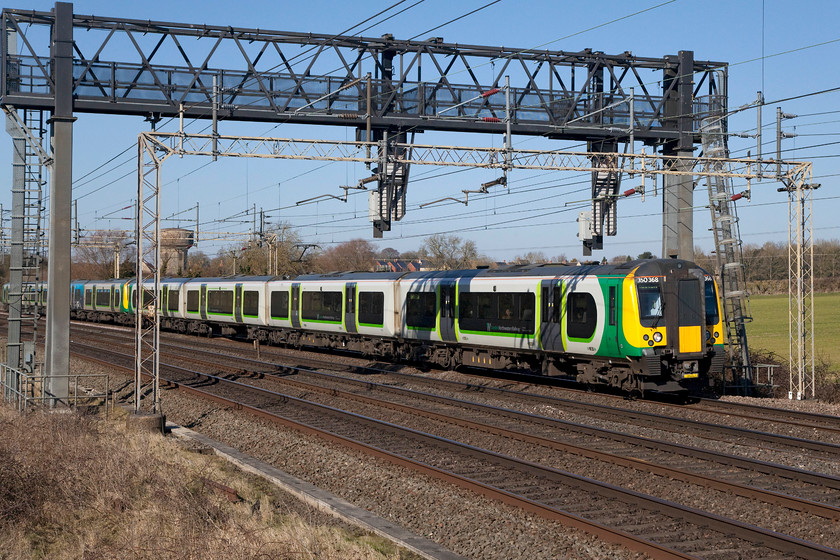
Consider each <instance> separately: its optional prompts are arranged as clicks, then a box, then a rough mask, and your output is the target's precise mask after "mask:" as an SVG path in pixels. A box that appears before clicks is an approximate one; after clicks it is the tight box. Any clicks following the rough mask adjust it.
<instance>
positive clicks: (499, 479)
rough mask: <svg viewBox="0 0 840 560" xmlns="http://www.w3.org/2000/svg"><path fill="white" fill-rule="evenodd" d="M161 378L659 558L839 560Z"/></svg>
mask: <svg viewBox="0 0 840 560" xmlns="http://www.w3.org/2000/svg"><path fill="white" fill-rule="evenodd" d="M74 351H75V352H83V353H87V354H88V356H91V357H95V359H97V360H101V357H100V356H99V355H100V354H101V350H100V348H98V347H91V346H81V345H74ZM112 356H117V354H112ZM119 359H120V360H122V361H123V362H124V365H123V367H126V369H129V366H133V360H134V358H133V355H129V354H122V355H119ZM108 361H109V362H111V365H113V362H112V360H108ZM161 371H162V375H163V376H165V377H166V378H167V380H168V382H169V383H172V384H174V385H176V386H179V387H184V386H195V385H198V386H201V388H195V387H193V388H192V390H193V391H199V392H201V393H202V394H203V395H204V396H206V397H208V398H212V399H214V400H217V401H219V402H224V403H225V404H227V405H230V406H235V407H238V408H242V409H246V410H250V411H252V412H255V413H259V414H260V415H261V416H262V417H271V418H272V419H274V420H275V421H279V422H281V423H284V424H287V425H289V424H292V425H294V426H295V427H296V428H298V429H304V430H306V431H310V432H311V431H314V432H315V433H318V434H319V435H321V436H322V437H329V438H331V439H337V440H340V441H341V442H342V443H344V444H345V445H352V446H354V447H357V448H360V449H365V450H366V452H367V453H372V454H375V455H378V456H380V457H383V458H386V459H388V460H390V461H392V462H395V463H396V464H401V465H403V466H408V467H410V468H412V469H414V470H419V471H421V472H424V473H426V474H431V475H432V476H436V477H438V478H442V479H444V480H447V481H449V482H453V483H455V484H458V485H459V486H462V487H465V488H470V489H472V490H475V491H479V492H480V493H483V494H485V495H488V496H492V497H494V498H495V499H501V500H503V501H505V502H506V503H510V504H514V505H517V506H518V507H521V508H523V509H525V510H526V511H531V512H534V513H538V514H539V515H542V516H545V517H548V518H553V519H561V520H563V521H564V522H565V523H569V524H571V525H573V526H577V527H580V528H585V529H586V530H588V531H591V532H595V533H596V534H598V535H599V536H601V537H602V538H606V539H607V540H610V541H612V542H620V543H621V544H624V545H625V546H629V547H630V548H633V549H634V550H639V551H642V552H645V553H647V554H650V555H652V556H653V557H659V558H666V557H667V558H690V557H718V558H723V557H726V556H727V555H732V557H744V558H746V557H752V558H774V557H778V558H783V557H784V558H791V557H797V558H832V557H838V558H840V551H837V550H834V549H831V548H829V547H825V546H822V545H818V544H815V543H809V542H807V541H803V540H800V539H796V538H794V537H790V536H788V535H782V534H779V533H775V532H772V531H768V530H766V529H762V528H760V527H755V526H751V525H748V524H745V523H741V522H739V521H735V520H731V519H726V518H723V517H720V516H716V515H713V514H709V513H706V512H703V511H701V510H698V509H694V508H689V507H686V506H681V505H679V504H675V503H673V502H668V501H666V500H661V499H658V498H653V497H651V496H647V495H644V494H641V493H638V492H634V491H630V490H626V489H623V488H618V487H616V486H613V485H609V484H605V483H601V482H598V481H594V480H591V479H588V478H586V477H582V476H578V475H574V474H571V473H568V472H564V471H562V470H559V469H555V468H552V467H548V466H545V465H541V464H537V463H533V462H529V461H524V460H521V459H517V458H514V457H510V456H506V455H503V454H499V453H495V452H493V451H490V450H486V449H481V448H478V447H474V446H470V445H466V444H463V443H460V442H457V441H453V440H450V439H446V438H441V437H438V436H434V435H432V434H428V433H424V432H421V431H418V430H412V429H408V428H405V427H401V426H397V425H394V424H392V423H388V422H382V421H380V420H377V419H375V418H371V417H368V416H363V415H360V414H356V413H352V412H347V411H343V410H338V409H336V408H333V407H329V406H325V405H322V404H319V403H316V402H312V401H309V400H305V399H300V398H297V397H294V396H292V395H289V394H286V393H278V392H275V391H269V390H267V389H264V388H257V387H254V386H251V385H246V384H243V383H241V382H238V381H232V380H229V379H226V378H224V377H219V376H212V375H207V374H203V373H201V372H197V371H191V370H187V369H186V368H183V367H180V366H171V365H166V364H162V365H161Z"/></svg>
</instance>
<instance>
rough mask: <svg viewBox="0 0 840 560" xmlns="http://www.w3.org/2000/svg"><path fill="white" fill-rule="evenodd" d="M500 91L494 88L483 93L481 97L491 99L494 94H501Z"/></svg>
mask: <svg viewBox="0 0 840 560" xmlns="http://www.w3.org/2000/svg"><path fill="white" fill-rule="evenodd" d="M500 91H502V90H501V89H500V88H493V89H491V90H490V91H485V92H484V93H482V94H481V97H490V96H491V95H493V94H494V93H499V92H500Z"/></svg>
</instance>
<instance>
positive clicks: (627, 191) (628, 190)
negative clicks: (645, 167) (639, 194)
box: [623, 189, 636, 196]
mask: <svg viewBox="0 0 840 560" xmlns="http://www.w3.org/2000/svg"><path fill="white" fill-rule="evenodd" d="M623 194H624V196H630V195H631V194H636V189H627V190H626V191H624V193H623Z"/></svg>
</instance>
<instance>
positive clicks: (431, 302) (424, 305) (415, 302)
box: [405, 292, 437, 329]
mask: <svg viewBox="0 0 840 560" xmlns="http://www.w3.org/2000/svg"><path fill="white" fill-rule="evenodd" d="M405 308H406V309H405V324H406V326H408V327H409V328H411V327H413V328H418V329H434V328H435V323H436V322H437V294H435V293H434V292H409V293H408V297H407V298H406V302H405Z"/></svg>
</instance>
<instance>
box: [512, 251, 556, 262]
mask: <svg viewBox="0 0 840 560" xmlns="http://www.w3.org/2000/svg"><path fill="white" fill-rule="evenodd" d="M546 262H549V261H548V258H547V257H546V256H545V253H543V252H542V251H529V252H527V253H525V254H524V255H517V256H516V257H514V259H513V264H540V263H546Z"/></svg>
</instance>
